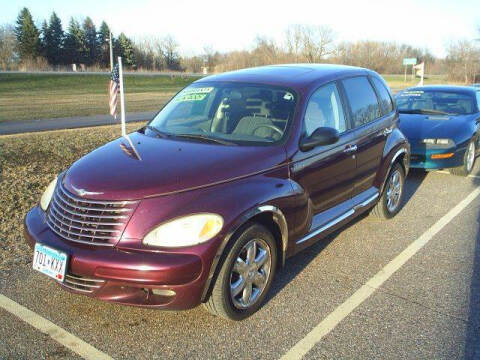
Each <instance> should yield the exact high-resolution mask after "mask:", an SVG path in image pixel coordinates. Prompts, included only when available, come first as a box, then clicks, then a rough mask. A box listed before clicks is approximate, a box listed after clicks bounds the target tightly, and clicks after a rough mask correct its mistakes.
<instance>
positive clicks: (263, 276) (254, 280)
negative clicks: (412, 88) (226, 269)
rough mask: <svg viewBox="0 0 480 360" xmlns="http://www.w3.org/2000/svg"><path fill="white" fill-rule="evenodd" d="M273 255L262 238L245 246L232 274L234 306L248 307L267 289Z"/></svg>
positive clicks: (231, 292)
mask: <svg viewBox="0 0 480 360" xmlns="http://www.w3.org/2000/svg"><path fill="white" fill-rule="evenodd" d="M271 265H272V255H271V252H270V247H269V246H268V245H267V243H266V242H265V241H264V240H262V239H252V240H250V241H249V242H248V243H246V244H245V246H243V248H242V249H241V250H240V252H239V253H238V257H237V259H236V260H235V263H234V265H233V268H232V271H231V274H230V295H231V299H232V302H233V304H234V306H235V307H236V308H238V309H247V308H249V307H250V306H252V305H253V304H254V303H255V302H256V301H257V300H258V299H259V298H260V295H261V294H262V293H263V291H264V290H265V287H266V285H267V281H268V278H269V275H270V270H271Z"/></svg>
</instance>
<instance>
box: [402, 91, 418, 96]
mask: <svg viewBox="0 0 480 360" xmlns="http://www.w3.org/2000/svg"><path fill="white" fill-rule="evenodd" d="M423 94H424V91H422V90H412V91H404V92H402V93H400V94H399V95H400V96H422V95H423Z"/></svg>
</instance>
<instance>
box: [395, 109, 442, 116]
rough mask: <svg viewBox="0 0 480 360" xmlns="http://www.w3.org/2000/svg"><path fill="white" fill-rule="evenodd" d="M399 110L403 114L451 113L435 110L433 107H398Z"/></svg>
mask: <svg viewBox="0 0 480 360" xmlns="http://www.w3.org/2000/svg"><path fill="white" fill-rule="evenodd" d="M398 112H400V113H403V114H435V115H451V114H450V113H447V112H445V111H440V110H433V109H412V110H407V109H398Z"/></svg>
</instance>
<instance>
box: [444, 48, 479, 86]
mask: <svg viewBox="0 0 480 360" xmlns="http://www.w3.org/2000/svg"><path fill="white" fill-rule="evenodd" d="M479 62H480V47H479V46H478V45H477V44H476V43H475V42H474V41H469V40H458V41H454V42H452V43H450V45H449V46H448V48H447V58H446V63H447V66H448V76H449V77H450V78H452V79H455V80H463V81H465V83H466V84H467V83H470V82H473V81H475V77H476V75H477V74H478V73H479V72H480V65H479Z"/></svg>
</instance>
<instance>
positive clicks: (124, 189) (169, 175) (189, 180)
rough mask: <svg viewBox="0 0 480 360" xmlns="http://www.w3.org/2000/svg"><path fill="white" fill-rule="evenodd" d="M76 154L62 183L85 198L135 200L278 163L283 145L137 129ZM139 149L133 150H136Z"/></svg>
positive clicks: (169, 192)
mask: <svg viewBox="0 0 480 360" xmlns="http://www.w3.org/2000/svg"><path fill="white" fill-rule="evenodd" d="M130 139H131V141H132V143H133V145H134V148H132V146H131V145H130V144H129V142H128V141H127V139H125V138H123V137H122V138H119V139H117V140H114V141H112V142H110V143H107V144H105V145H103V146H101V147H99V148H97V149H96V150H94V151H92V152H91V153H89V154H87V155H85V156H84V157H82V158H80V159H79V160H77V161H76V162H75V163H73V165H72V166H71V167H70V168H69V169H68V170H67V172H66V173H65V176H64V178H63V185H64V187H65V188H66V189H67V190H69V191H70V192H72V193H73V194H76V195H77V196H81V197H84V198H90V199H99V200H101V199H104V200H135V199H142V198H145V197H151V196H159V195H166V194H171V193H175V192H180V191H187V190H192V189H197V188H201V187H206V186H210V185H214V184H218V183H223V182H226V181H229V180H232V179H236V178H239V177H245V176H250V175H254V174H257V173H260V172H263V171H265V170H268V169H272V168H274V167H277V166H281V165H282V164H284V163H285V160H286V155H285V151H284V148H283V146H276V145H273V146H233V145H232V146H225V145H220V144H211V143H201V142H197V141H194V140H192V141H190V140H185V141H184V140H175V139H160V138H154V137H150V136H146V135H144V134H142V133H139V132H136V133H133V134H130ZM137 154H138V155H137Z"/></svg>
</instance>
